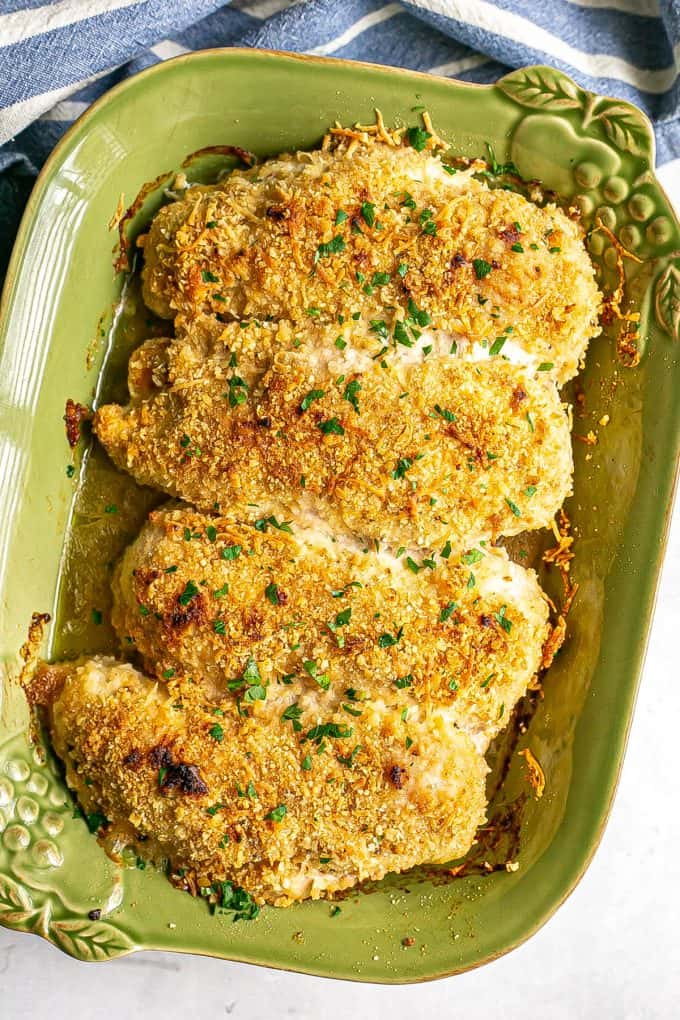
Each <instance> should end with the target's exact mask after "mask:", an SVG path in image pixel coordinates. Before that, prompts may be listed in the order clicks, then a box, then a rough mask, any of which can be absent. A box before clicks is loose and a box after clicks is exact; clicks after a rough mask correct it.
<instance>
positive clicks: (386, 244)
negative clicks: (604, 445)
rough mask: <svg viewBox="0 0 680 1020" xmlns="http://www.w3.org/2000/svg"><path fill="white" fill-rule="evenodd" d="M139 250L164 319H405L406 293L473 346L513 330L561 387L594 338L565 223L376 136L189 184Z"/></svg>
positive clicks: (591, 287) (152, 299)
mask: <svg viewBox="0 0 680 1020" xmlns="http://www.w3.org/2000/svg"><path fill="white" fill-rule="evenodd" d="M343 217H344V218H343ZM338 220H340V222H338ZM145 255H146V267H145V270H144V284H145V291H144V293H145V300H146V301H147V303H148V304H149V306H150V307H151V308H153V309H154V310H155V311H156V312H158V314H160V315H163V316H166V317H168V318H171V317H173V315H175V314H177V313H184V314H188V315H190V316H193V315H195V314H197V313H199V312H209V313H210V314H213V315H215V314H219V315H223V316H225V315H226V316H227V317H232V318H236V319H249V318H252V317H254V318H258V319H264V318H268V317H271V318H274V319H282V318H286V319H291V320H293V321H294V322H297V323H304V322H306V321H309V317H310V315H313V316H315V317H317V318H318V319H319V320H320V321H321V320H325V321H327V322H336V321H337V318H338V316H339V315H344V316H346V317H349V316H350V315H351V314H353V313H362V314H363V315H364V316H365V317H366V318H367V319H370V318H375V317H377V316H382V315H383V314H384V309H385V308H386V307H388V308H389V307H394V308H395V309H397V310H398V313H399V314H401V315H406V314H407V312H408V307H409V302H410V301H412V302H414V304H415V306H416V307H417V308H418V309H419V310H423V311H425V312H426V313H427V314H428V315H429V317H430V319H431V321H432V322H433V324H434V326H435V327H438V328H442V329H446V330H449V331H451V332H454V333H459V334H462V335H464V336H467V337H469V338H471V339H473V340H478V341H481V340H493V338H494V337H495V336H497V335H498V334H499V333H502V332H505V329H506V327H511V328H512V329H513V330H514V334H515V336H516V338H517V339H518V341H519V342H520V343H523V344H526V346H527V348H528V349H529V350H531V351H532V352H533V353H534V354H535V355H536V357H537V359H538V361H541V362H551V363H553V364H554V366H555V373H556V376H557V378H558V379H559V380H560V381H564V380H566V379H567V378H569V377H571V376H572V375H574V374H575V373H576V371H577V367H578V363H579V361H580V360H581V358H582V357H583V355H584V353H585V349H586V346H587V343H588V340H589V339H590V337H591V336H593V335H595V334H596V333H597V332H598V325H597V315H598V310H599V303H600V295H599V292H598V289H597V286H596V284H595V281H594V276H593V269H592V265H591V263H590V261H589V259H588V257H587V255H586V252H585V249H584V247H583V243H582V233H581V231H580V228H579V227H578V225H577V224H575V223H574V222H573V221H571V220H570V219H568V218H567V217H566V216H565V215H564V213H562V212H561V211H560V210H559V209H557V208H556V207H555V206H547V207H546V208H544V209H541V208H539V207H537V206H535V205H533V204H532V203H531V202H529V201H527V200H526V199H525V198H523V197H522V196H521V195H518V194H515V193H513V192H510V191H506V190H503V189H498V190H492V189H489V188H488V187H487V186H486V185H484V184H480V183H479V182H478V181H477V180H475V179H474V177H472V176H471V174H470V172H469V171H466V172H462V173H458V174H454V175H453V176H450V175H448V174H447V172H446V171H445V170H444V168H443V164H442V162H441V161H440V160H439V158H438V157H436V156H432V155H431V154H430V153H428V152H423V153H417V152H415V151H414V150H413V149H410V148H398V149H395V148H393V147H390V146H388V145H385V144H382V143H380V142H373V141H369V142H368V143H367V144H359V145H357V144H356V143H352V144H351V145H347V144H346V143H345V142H340V144H338V145H337V147H336V148H335V149H334V150H333V151H329V150H326V151H323V152H311V153H297V154H295V155H293V156H283V157H280V158H278V159H275V160H271V161H269V162H267V163H265V164H263V165H261V166H258V167H255V168H253V169H251V170H248V171H244V172H241V171H236V172H235V173H233V174H232V175H231V176H230V177H228V178H227V179H226V180H225V181H224V182H223V183H222V184H220V185H217V186H215V187H208V188H206V187H196V188H191V189H190V190H189V191H188V192H187V194H186V197H184V198H183V199H181V200H180V201H178V202H175V203H173V204H171V205H169V206H166V207H164V208H163V209H161V211H160V212H159V213H158V215H157V216H156V219H155V220H154V222H153V224H152V227H151V230H150V232H149V234H148V237H147V240H146V244H145ZM399 267H402V268H401V269H400V268H399ZM376 274H377V276H376Z"/></svg>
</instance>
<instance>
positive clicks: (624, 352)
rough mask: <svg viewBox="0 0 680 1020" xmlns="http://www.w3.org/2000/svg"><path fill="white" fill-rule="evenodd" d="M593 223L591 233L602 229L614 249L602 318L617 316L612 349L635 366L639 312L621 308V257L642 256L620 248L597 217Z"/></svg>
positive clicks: (608, 320) (610, 319)
mask: <svg viewBox="0 0 680 1020" xmlns="http://www.w3.org/2000/svg"><path fill="white" fill-rule="evenodd" d="M596 224H597V225H596V227H595V230H594V231H593V233H596V232H597V231H602V233H603V234H605V235H606V236H607V237H608V238H609V240H610V241H611V244H612V247H613V249H614V251H615V252H616V273H617V277H618V280H617V284H616V287H615V288H614V290H613V291H612V292H611V294H609V295H608V296H605V300H604V305H603V308H602V322H603V324H604V325H605V326H608V325H611V324H612V323H613V322H615V321H617V320H618V321H619V322H620V323H621V328H620V330H619V335H618V337H617V340H616V352H617V354H618V356H619V360H620V361H621V363H622V364H623V365H624V367H625V368H635V367H636V366H637V365H639V364H640V356H641V355H640V350H639V346H638V343H639V339H640V336H639V330H640V313H639V312H626V311H624V310H623V308H622V304H623V302H624V300H625V293H626V272H625V269H624V267H623V260H624V259H630V260H631V261H632V262H637V263H642V259H640V258H638V257H637V255H634V254H633V252H632V251H628V249H627V248H624V246H623V245H622V244H621V242H620V241H619V239H618V237H617V236H616V234H614V233H613V232H612V231H611V230H610V229H609V228H608V227H605V225H604V223H603V222H602V220H601V219H600V218H599V217H598V218H597V220H596Z"/></svg>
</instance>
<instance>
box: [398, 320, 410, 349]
mask: <svg viewBox="0 0 680 1020" xmlns="http://www.w3.org/2000/svg"><path fill="white" fill-rule="evenodd" d="M394 339H395V341H396V342H397V343H398V344H401V345H402V346H403V347H413V340H412V339H411V337H410V336H409V335H408V330H407V329H406V326H405V324H404V323H403V322H402V321H401V319H398V320H397V321H396V322H395V324H394Z"/></svg>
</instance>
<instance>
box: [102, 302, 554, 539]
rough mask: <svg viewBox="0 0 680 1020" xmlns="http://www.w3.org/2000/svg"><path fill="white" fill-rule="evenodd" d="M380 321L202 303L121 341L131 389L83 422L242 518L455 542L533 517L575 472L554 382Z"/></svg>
mask: <svg viewBox="0 0 680 1020" xmlns="http://www.w3.org/2000/svg"><path fill="white" fill-rule="evenodd" d="M383 326H384V323H382V322H379V323H374V325H373V327H372V328H371V329H368V330H362V329H360V328H359V327H358V326H357V327H355V328H353V329H348V328H346V329H345V330H343V332H342V334H339V333H338V332H337V330H335V329H332V328H327V327H326V328H324V327H313V328H312V329H311V330H309V329H308V330H307V331H305V332H304V333H298V332H297V331H296V330H295V329H293V328H292V326H291V325H290V324H289V323H262V324H259V325H257V324H253V323H251V324H249V325H247V326H246V328H243V329H242V328H241V327H240V326H239V325H238V324H236V323H231V324H228V325H222V324H219V323H217V322H216V321H215V320H212V319H209V318H208V317H202V318H200V319H199V320H197V321H196V322H194V323H193V324H191V325H190V326H188V327H187V328H186V332H185V333H184V334H183V335H181V336H180V337H179V338H178V339H177V340H174V341H170V340H164V339H156V340H151V341H148V342H147V343H146V344H145V345H144V346H143V347H142V348H141V349H139V350H138V351H137V352H136V353H135V354H134V355H133V357H132V359H131V361H130V380H129V382H130V393H131V403H130V404H129V405H128V406H127V407H120V406H119V405H105V406H104V407H102V408H100V409H99V411H98V412H97V414H96V417H95V422H94V428H95V431H96V433H97V436H98V437H99V439H100V440H101V442H102V443H103V445H104V447H105V448H106V450H107V451H108V453H109V455H110V456H111V457H112V459H113V460H114V462H115V463H116V464H117V465H118V466H119V467H121V468H123V469H125V470H127V471H129V472H130V473H131V474H132V475H133V476H134V477H135V478H136V479H137V481H139V482H141V483H142V484H147V485H154V486H156V487H159V488H161V489H164V490H165V491H166V492H168V493H170V494H171V495H173V496H178V497H181V498H182V499H186V500H189V501H191V502H193V503H195V504H196V505H197V506H199V507H200V508H202V509H205V510H211V509H214V508H216V507H222V508H225V509H226V508H228V509H229V511H230V512H231V513H238V515H239V516H241V517H242V519H244V520H251V521H252V520H257V519H258V518H260V517H262V516H266V515H267V514H268V513H277V514H285V515H289V514H290V513H295V514H296V515H298V516H305V515H309V514H314V515H320V516H322V517H323V518H324V519H325V520H326V521H327V522H328V524H329V525H330V526H332V527H333V528H334V529H335V530H336V531H337V532H338V533H340V532H343V531H344V532H350V533H353V534H357V535H360V536H362V537H363V538H365V539H368V540H378V541H384V542H387V543H389V544H391V545H392V546H393V547H394V548H396V547H398V546H399V545H408V546H410V545H416V546H420V547H427V548H429V547H432V546H433V545H435V544H437V543H439V542H444V541H446V540H449V541H450V542H451V544H452V545H453V547H454V550H455V551H457V552H459V551H462V550H464V549H466V548H468V547H469V546H471V545H472V544H474V543H475V542H478V541H480V540H486V539H492V538H495V537H497V536H499V535H514V534H517V533H519V532H521V531H527V530H531V529H535V528H540V527H544V526H546V525H548V524H549V523H550V521H551V520H552V518H553V516H554V514H555V513H556V512H557V510H558V509H559V507H560V506H561V504H562V502H563V500H564V499H565V497H566V496H567V495H569V493H570V491H571V472H572V454H571V442H570V436H569V423H568V419H567V415H566V413H565V409H564V407H563V405H562V404H561V402H560V398H559V395H558V393H557V390H556V388H555V384H554V382H553V381H552V379H551V378H549V376H548V375H547V374H543V373H537V374H533V373H532V372H531V371H530V370H529V369H528V368H527V367H525V366H522V365H518V364H514V363H513V362H511V361H509V360H506V359H505V358H504V357H503V356H502V354H500V355H494V356H491V357H489V356H488V355H485V357H484V358H483V360H465V359H458V358H455V357H450V356H449V355H448V348H447V349H446V351H445V352H442V351H441V350H440V349H438V348H437V347H436V344H437V341H438V336H437V334H434V335H433V336H432V337H431V342H430V344H429V345H427V346H428V347H429V348H430V349H429V350H428V351H424V350H423V349H422V348H421V347H417V348H416V347H410V346H406V345H405V344H404V343H399V342H396V343H395V342H394V341H392V340H388V339H386V338H385V336H384V335H383V334H384V331H383ZM338 340H340V343H338ZM406 340H408V341H409V342H412V340H411V334H410V333H409V334H407V335H406ZM388 344H389V347H388V346H387V345H388ZM500 349H501V350H502V348H500Z"/></svg>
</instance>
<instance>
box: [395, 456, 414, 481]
mask: <svg viewBox="0 0 680 1020" xmlns="http://www.w3.org/2000/svg"><path fill="white" fill-rule="evenodd" d="M412 467H413V460H412V459H411V457H400V458H399V460H398V461H397V466H396V468H395V469H394V471H393V472H392V477H393V478H394V479H397V480H398V479H400V478H404V477H405V475H406V472H407V471H408V470H409V469H410V468H412Z"/></svg>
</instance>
